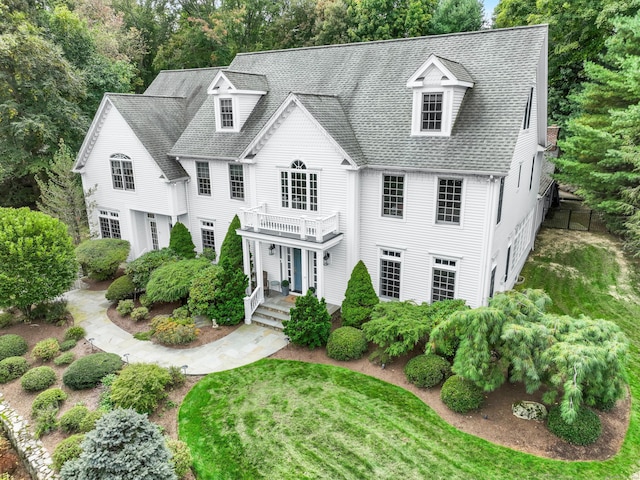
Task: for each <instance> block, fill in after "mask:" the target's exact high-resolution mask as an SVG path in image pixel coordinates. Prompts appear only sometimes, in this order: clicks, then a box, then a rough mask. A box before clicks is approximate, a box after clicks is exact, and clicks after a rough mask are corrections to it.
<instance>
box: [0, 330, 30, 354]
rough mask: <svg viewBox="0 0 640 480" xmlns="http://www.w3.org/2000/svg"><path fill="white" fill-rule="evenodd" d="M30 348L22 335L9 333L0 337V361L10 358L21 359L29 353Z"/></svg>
mask: <svg viewBox="0 0 640 480" xmlns="http://www.w3.org/2000/svg"><path fill="white" fill-rule="evenodd" d="M28 349H29V346H28V345H27V341H26V340H25V339H24V338H22V337H21V336H20V335H15V334H13V333H9V334H6V335H2V336H1V337H0V360H4V359H5V358H8V357H20V356H22V355H24V354H25V353H27V350H28Z"/></svg>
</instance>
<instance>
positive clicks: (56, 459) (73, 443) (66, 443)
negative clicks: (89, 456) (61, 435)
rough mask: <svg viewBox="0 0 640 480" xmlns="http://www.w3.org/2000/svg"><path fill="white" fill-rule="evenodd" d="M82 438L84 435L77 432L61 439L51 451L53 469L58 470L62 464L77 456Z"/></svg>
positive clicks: (79, 452)
mask: <svg viewBox="0 0 640 480" xmlns="http://www.w3.org/2000/svg"><path fill="white" fill-rule="evenodd" d="M82 440H84V435H83V434H81V433H79V434H76V435H71V436H70V437H69V438H65V439H64V440H62V441H61V442H60V443H59V444H58V445H57V446H56V449H55V450H54V451H53V455H52V459H53V469H54V470H55V471H56V472H59V471H60V469H61V468H62V466H63V465H64V464H65V463H66V462H68V461H69V460H73V459H75V458H78V457H79V456H80V454H81V453H82V447H81V446H80V445H81V444H82Z"/></svg>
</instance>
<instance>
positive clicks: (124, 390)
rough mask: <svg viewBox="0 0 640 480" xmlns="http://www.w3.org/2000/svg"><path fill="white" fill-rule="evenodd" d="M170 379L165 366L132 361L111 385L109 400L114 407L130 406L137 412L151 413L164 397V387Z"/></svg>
mask: <svg viewBox="0 0 640 480" xmlns="http://www.w3.org/2000/svg"><path fill="white" fill-rule="evenodd" d="M170 381H171V375H170V374H169V371H168V370H167V369H166V368H162V367H159V366H158V365H155V364H151V363H132V364H130V365H127V366H126V367H124V368H123V369H122V372H121V373H120V375H118V377H117V378H116V379H115V380H114V381H113V384H112V385H111V394H110V397H111V401H112V402H113V405H114V406H115V407H119V408H132V409H134V410H135V411H136V412H138V413H152V412H153V411H154V410H155V409H156V407H157V406H158V402H160V400H162V399H163V398H165V397H166V393H165V388H166V386H167V385H168V384H169V382H170Z"/></svg>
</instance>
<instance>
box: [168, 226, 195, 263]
mask: <svg viewBox="0 0 640 480" xmlns="http://www.w3.org/2000/svg"><path fill="white" fill-rule="evenodd" d="M169 248H170V249H171V250H172V251H173V253H175V254H176V255H177V256H178V257H180V258H196V246H195V245H194V244H193V240H192V239H191V232H189V230H188V229H187V227H185V226H184V224H183V223H180V222H178V223H176V224H175V225H174V226H173V228H172V229H171V236H170V238H169Z"/></svg>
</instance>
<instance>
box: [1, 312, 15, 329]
mask: <svg viewBox="0 0 640 480" xmlns="http://www.w3.org/2000/svg"><path fill="white" fill-rule="evenodd" d="M12 324H13V315H12V314H11V313H9V312H3V313H0V328H7V327H8V326H10V325H12Z"/></svg>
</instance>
